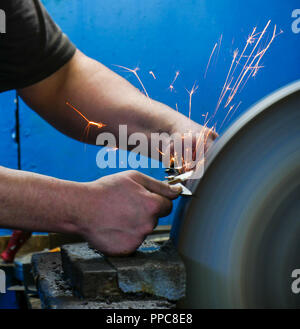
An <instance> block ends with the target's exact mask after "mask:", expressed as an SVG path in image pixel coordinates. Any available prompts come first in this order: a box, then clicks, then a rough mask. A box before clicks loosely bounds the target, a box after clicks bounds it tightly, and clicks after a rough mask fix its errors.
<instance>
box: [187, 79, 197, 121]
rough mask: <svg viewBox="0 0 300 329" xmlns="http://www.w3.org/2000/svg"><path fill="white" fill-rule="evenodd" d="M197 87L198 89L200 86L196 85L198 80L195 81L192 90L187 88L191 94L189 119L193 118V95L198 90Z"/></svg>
mask: <svg viewBox="0 0 300 329" xmlns="http://www.w3.org/2000/svg"><path fill="white" fill-rule="evenodd" d="M197 89H198V86H196V82H195V83H194V85H193V88H192V90H191V91H188V90H187V89H186V91H187V92H188V94H189V119H190V120H191V114H192V97H193V95H194V93H195V92H196V90H197Z"/></svg>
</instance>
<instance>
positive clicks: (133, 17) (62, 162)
mask: <svg viewBox="0 0 300 329" xmlns="http://www.w3.org/2000/svg"><path fill="white" fill-rule="evenodd" d="M43 3H44V4H45V6H46V7H47V9H48V10H49V12H50V14H51V15H52V16H53V18H54V19H55V21H56V22H57V23H58V24H59V25H60V27H61V28H62V29H63V30H64V32H65V33H66V34H68V36H69V37H70V39H71V40H72V41H73V42H74V43H75V44H76V45H77V47H78V48H79V49H80V50H81V51H83V52H84V53H86V54H87V55H89V56H91V57H93V58H95V59H97V60H99V61H101V62H102V63H103V64H105V65H107V66H108V67H109V68H111V69H113V70H115V71H116V72H119V73H120V74H122V75H123V76H124V77H125V78H127V79H128V80H129V81H131V82H132V83H133V84H135V85H136V86H138V84H137V83H136V79H135V78H134V76H132V75H131V74H127V73H124V72H122V70H119V69H118V68H116V67H115V66H113V64H119V65H124V66H127V67H130V68H135V67H136V66H139V67H140V69H141V70H140V75H141V78H142V80H143V81H144V83H145V86H146V88H147V89H148V92H149V94H150V96H152V97H154V98H155V99H157V100H160V101H162V102H165V103H167V104H168V105H170V106H172V107H174V106H175V103H178V106H179V110H180V111H181V112H183V113H185V114H187V113H188V94H187V92H186V90H185V88H187V89H191V87H192V85H193V84H194V82H195V81H197V84H198V85H199V89H198V91H197V93H196V95H195V97H194V99H193V112H192V119H194V120H196V121H198V122H201V120H202V114H203V113H206V112H207V111H211V112H212V111H213V110H214V108H215V106H216V103H217V99H218V97H219V94H220V91H221V89H222V85H223V83H224V80H225V77H226V74H227V71H228V68H229V65H230V63H231V60H232V54H233V51H234V49H236V48H239V49H241V48H242V47H243V46H244V44H245V41H246V39H247V37H248V35H249V34H250V33H251V31H252V28H253V27H254V26H257V27H258V30H259V31H261V30H262V29H263V27H264V26H265V24H266V23H267V21H268V20H269V19H271V20H272V26H273V24H277V25H278V27H279V28H280V29H282V30H283V31H284V33H283V34H281V35H280V36H278V38H277V39H276V40H275V41H274V43H273V44H272V45H271V48H270V51H269V52H268V53H267V54H266V55H265V57H264V59H263V65H264V68H263V69H262V70H261V71H259V73H258V75H257V76H256V78H255V79H253V80H251V81H249V83H248V85H247V87H246V88H245V89H244V90H243V92H242V93H241V95H239V99H240V100H241V101H242V105H241V106H240V108H239V111H238V113H236V115H235V117H236V116H237V115H239V114H240V113H242V112H243V111H245V110H246V109H247V108H248V107H249V106H250V105H251V104H253V103H255V102H256V101H258V100H259V99H260V98H262V97H264V96H266V95H267V94H269V93H270V92H272V91H274V90H276V89H277V88H279V87H281V86H283V85H285V84H287V83H289V82H291V81H293V80H296V79H299V78H300V67H299V61H300V34H294V33H292V30H291V24H292V22H293V20H294V19H293V18H291V13H292V11H293V9H295V8H300V3H299V1H296V0H289V1H282V0H265V1H263V0H259V1H258V0H252V1H238V0H226V1H225V0H224V1H220V0H194V1H193V0H176V1H174V0H147V1H146V0H144V1H142V0H43ZM270 33H271V28H270ZM221 34H223V41H222V46H221V49H220V52H219V56H218V61H215V62H214V63H212V66H211V67H210V70H209V71H208V75H207V78H206V79H205V80H204V79H203V74H204V71H205V68H206V65H207V62H208V58H209V55H210V53H211V50H212V48H213V46H214V44H215V42H217V41H218V39H219V38H220V35H221ZM269 36H270V35H269ZM150 70H152V71H154V73H155V74H156V75H157V78H158V79H157V80H154V79H153V78H152V77H151V76H150V75H149V73H148V72H149V71H150ZM177 70H179V71H180V72H181V75H180V77H179V78H178V81H177V82H176V84H175V89H176V92H174V93H170V91H168V89H167V88H168V86H169V84H170V82H171V81H172V79H173V77H174V74H175V71H177ZM83 83H84V82H83ZM15 107H16V106H15V104H14V93H13V92H10V93H6V94H3V95H0V111H1V118H2V119H1V120H0V134H1V139H0V154H1V158H0V164H1V165H5V166H8V167H11V168H16V167H17V163H18V161H17V154H18V152H17V145H16V142H15V140H14V127H15V113H14V111H15ZM19 110H20V117H19V119H20V149H21V158H20V160H21V162H20V165H21V168H22V169H24V170H30V171H34V172H39V173H43V174H47V175H53V176H55V177H59V178H64V179H70V180H77V181H87V180H93V179H97V178H99V177H101V176H104V175H108V174H111V173H113V172H116V171H117V170H110V169H107V170H100V169H98V168H97V166H96V153H97V151H98V149H97V148H96V147H90V146H88V147H87V148H86V149H85V148H84V146H83V145H82V144H80V143H79V142H76V141H73V140H71V139H69V138H67V137H65V136H63V135H62V134H60V133H59V132H57V131H55V130H54V129H53V128H51V127H50V126H49V125H48V124H47V123H45V122H44V121H42V120H41V119H40V118H39V117H38V116H37V115H36V114H35V113H33V112H32V111H31V110H30V109H28V108H27V106H26V105H25V104H24V103H22V102H20V106H19ZM224 115H225V112H223V111H220V113H219V114H218V116H217V117H216V120H218V122H222V121H223V118H224ZM233 119H234V118H233ZM233 119H232V120H233ZM225 127H226V125H225V126H224V128H225ZM144 172H145V173H147V174H149V175H152V176H155V177H157V178H160V179H162V178H163V171H162V170H151V169H149V170H144ZM171 220H172V215H171V216H169V217H168V218H165V219H162V220H161V223H170V222H171Z"/></svg>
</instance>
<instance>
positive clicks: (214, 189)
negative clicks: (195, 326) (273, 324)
mask: <svg viewBox="0 0 300 329" xmlns="http://www.w3.org/2000/svg"><path fill="white" fill-rule="evenodd" d="M186 187H187V188H189V189H190V190H191V191H192V193H193V195H192V196H183V197H182V200H181V203H180V204H179V207H178V210H177V216H175V222H174V224H173V228H172V232H171V237H172V240H173V241H174V243H175V245H176V247H177V249H178V251H179V253H180V255H181V256H182V259H183V260H184V263H185V266H186V271H187V291H186V298H185V299H184V301H183V302H182V303H181V304H180V305H179V306H180V307H189V308H295V307H300V294H297V293H295V292H293V291H292V289H291V286H292V282H293V280H295V278H293V277H292V273H293V271H294V270H295V269H300V81H296V82H294V83H292V84H290V85H288V86H286V87H284V88H282V89H280V90H278V91H276V92H274V93H273V94H271V95H270V96H268V97H266V98H264V99H263V100H261V101H260V102H258V103H257V104H256V105H254V106H253V107H252V108H250V109H249V110H248V111H246V113H245V114H244V115H242V116H241V117H240V118H239V119H238V120H237V121H236V122H235V123H234V124H233V125H232V126H231V127H230V128H229V129H228V130H227V131H226V132H225V133H224V134H223V135H222V136H221V137H220V138H219V139H218V141H217V142H216V143H215V144H214V145H213V146H212V147H211V148H210V150H209V151H208V154H207V159H206V164H205V171H204V176H203V177H202V179H200V180H189V181H188V182H187V183H186Z"/></svg>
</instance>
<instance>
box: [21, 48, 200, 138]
mask: <svg viewBox="0 0 300 329" xmlns="http://www.w3.org/2000/svg"><path fill="white" fill-rule="evenodd" d="M20 93H21V95H22V96H23V98H24V99H25V101H26V102H27V103H28V104H29V105H30V106H31V107H32V108H33V109H35V110H36V111H37V112H38V113H39V114H40V115H41V116H42V117H44V118H45V119H46V120H47V121H48V122H50V123H51V124H52V125H54V126H55V127H56V128H58V129H59V130H61V131H62V132H63V133H65V134H67V135H69V136H71V137H73V138H75V139H79V140H80V139H81V138H82V137H83V133H84V129H85V127H86V126H87V121H86V120H85V119H84V118H83V117H81V116H80V115H79V114H78V113H77V112H75V111H73V110H72V109H70V108H69V107H67V106H66V104H65V102H66V101H70V102H71V103H72V104H73V105H74V106H76V107H77V108H78V109H79V110H80V111H81V112H82V113H83V114H84V116H85V117H86V118H87V119H88V120H90V121H93V122H101V123H104V124H105V125H106V127H104V128H102V129H101V132H105V131H108V132H111V133H113V134H114V136H115V137H116V138H117V140H118V134H119V125H127V127H128V135H130V134H132V133H134V132H142V133H144V134H146V136H147V137H150V134H151V133H155V132H166V133H168V134H172V133H174V132H179V133H184V132H187V130H188V129H191V130H192V131H195V130H199V129H200V127H201V126H200V125H198V124H196V123H195V122H193V121H190V120H189V119H188V118H186V117H185V116H183V115H182V114H180V113H178V112H176V111H174V110H172V109H171V108H169V107H168V106H166V105H164V104H162V103H159V102H157V101H154V100H150V99H148V98H146V97H145V95H144V94H142V93H141V92H140V91H139V90H138V89H136V88H135V87H133V86H132V85H131V84H130V83H129V82H128V81H126V80H125V79H123V78H122V77H120V76H119V75H117V74H115V73H114V72H112V71H111V70H109V69H108V68H106V67H105V66H103V65H102V64H101V63H99V62H97V61H94V60H92V59H90V58H88V57H86V56H85V55H83V54H82V53H80V52H79V51H77V53H76V54H75V56H74V58H73V59H72V60H71V61H70V62H69V63H68V64H67V65H66V66H65V67H63V68H62V69H61V70H60V71H59V72H57V73H55V74H54V75H53V76H51V77H49V78H48V79H46V80H44V81H42V82H40V83H38V84H36V85H34V86H31V87H29V88H25V89H23V90H21V91H20ZM99 133H100V131H99V129H98V128H97V127H95V126H93V125H91V126H90V130H89V136H88V137H89V139H88V142H89V143H92V144H94V143H95V142H96V136H97V135H98V134H99ZM85 137H86V136H85ZM85 141H87V140H86V139H85Z"/></svg>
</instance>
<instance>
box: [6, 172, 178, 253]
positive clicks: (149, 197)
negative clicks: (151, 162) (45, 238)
mask: <svg viewBox="0 0 300 329" xmlns="http://www.w3.org/2000/svg"><path fill="white" fill-rule="evenodd" d="M0 182H1V184H0V206H1V216H0V227H6V228H12V229H22V230H26V231H41V232H61V233H72V234H78V235H81V236H82V237H83V238H85V239H86V240H87V241H89V242H90V243H91V244H92V245H93V246H94V247H95V248H97V249H98V250H100V251H102V252H103V253H106V254H109V255H121V254H128V253H131V252H133V251H134V250H135V249H136V248H138V246H139V245H140V244H141V243H142V242H143V240H144V239H145V237H146V236H147V235H148V234H149V233H151V232H152V230H153V228H154V227H155V226H156V225H157V220H158V218H159V217H163V216H166V215H168V214H169V213H170V211H171V209H172V202H171V200H172V199H175V198H176V197H177V196H178V194H179V193H180V190H178V189H177V190H176V189H174V187H173V188H171V187H170V186H169V185H167V184H164V183H162V182H160V181H157V180H155V179H152V178H151V177H148V176H145V175H143V174H141V173H139V172H134V171H128V172H125V173H120V174H116V175H111V176H109V177H103V178H101V179H99V180H97V181H94V182H89V183H76V182H69V181H64V180H60V179H56V178H52V177H48V176H43V175H38V174H34V173H28V172H24V171H18V170H11V169H7V168H3V167H0Z"/></svg>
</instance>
